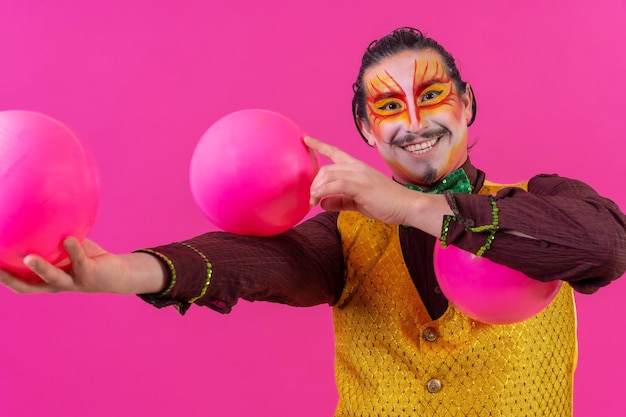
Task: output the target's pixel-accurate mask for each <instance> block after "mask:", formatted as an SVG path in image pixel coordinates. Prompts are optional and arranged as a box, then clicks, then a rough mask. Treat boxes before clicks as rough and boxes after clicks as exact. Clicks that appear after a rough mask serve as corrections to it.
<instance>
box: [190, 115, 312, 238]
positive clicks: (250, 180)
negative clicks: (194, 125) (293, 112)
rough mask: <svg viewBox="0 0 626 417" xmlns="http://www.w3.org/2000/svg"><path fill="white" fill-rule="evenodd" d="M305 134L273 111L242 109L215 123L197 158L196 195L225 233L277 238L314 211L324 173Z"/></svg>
mask: <svg viewBox="0 0 626 417" xmlns="http://www.w3.org/2000/svg"><path fill="white" fill-rule="evenodd" d="M304 136H305V133H304V131H303V130H302V129H301V128H300V127H299V126H298V125H297V124H295V123H294V122H293V121H291V120H290V119H288V118H287V117H285V116H283V115H281V114H278V113H274V112H271V111H268V110H260V109H250V110H240V111H237V112H234V113H231V114H228V115H226V116H224V117H223V118H221V119H219V120H218V121H217V122H215V123H214V124H213V125H212V126H211V127H210V128H209V129H208V130H207V131H206V133H204V135H203V136H202V137H201V138H200V141H199V142H198V144H197V146H196V148H195V150H194V152H193V156H192V159H191V167H190V174H189V177H190V184H191V192H192V195H193V197H194V200H195V202H196V204H197V205H198V207H199V208H200V209H201V210H202V212H203V213H204V215H205V216H206V217H207V218H208V219H209V221H211V222H212V223H213V224H214V225H216V226H217V227H219V228H220V229H222V230H224V231H227V232H232V233H237V234H242V235H253V236H272V235H277V234H280V233H282V232H284V231H286V230H288V229H290V228H291V227H293V226H295V225H296V224H297V223H298V222H299V221H300V220H302V219H303V218H304V216H305V215H306V214H307V213H308V212H309V210H310V208H311V207H310V205H309V199H310V187H311V183H312V181H313V178H314V177H315V174H316V173H317V171H318V167H319V165H318V161H317V157H316V156H315V153H314V152H313V151H312V150H310V149H309V148H308V147H307V146H306V145H305V144H304V142H303V140H302V139H303V138H304Z"/></svg>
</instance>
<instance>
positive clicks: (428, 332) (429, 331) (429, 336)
mask: <svg viewBox="0 0 626 417" xmlns="http://www.w3.org/2000/svg"><path fill="white" fill-rule="evenodd" d="M423 335H424V339H426V340H427V341H429V342H434V341H435V340H437V331H436V330H435V329H434V328H433V327H427V328H426V329H424V333H423Z"/></svg>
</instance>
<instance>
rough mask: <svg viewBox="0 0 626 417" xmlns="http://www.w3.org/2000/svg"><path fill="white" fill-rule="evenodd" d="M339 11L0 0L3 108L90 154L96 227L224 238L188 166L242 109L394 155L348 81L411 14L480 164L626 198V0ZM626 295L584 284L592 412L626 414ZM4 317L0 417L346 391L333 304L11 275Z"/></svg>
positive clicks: (587, 410)
mask: <svg viewBox="0 0 626 417" xmlns="http://www.w3.org/2000/svg"><path fill="white" fill-rule="evenodd" d="M345 3H346V4H344V3H343V2H340V1H336V0H316V1H310V2H300V1H287V0H283V1H267V2H258V1H246V0H212V1H202V0H177V1H148V0H137V1H133V0H106V1H105V0H95V1H89V2H88V1H83V0H65V1H56V0H54V1H53V0H39V1H36V0H22V1H17V0H0V45H1V46H0V110H7V109H26V110H34V111H40V112H43V113H46V114H49V115H51V116H52V117H55V118H57V119H59V120H61V121H63V122H64V123H66V124H67V125H69V126H70V127H71V128H73V129H74V130H75V131H76V132H77V133H78V134H79V136H80V137H81V138H82V139H83V140H84V141H85V142H86V143H87V144H88V145H89V146H90V147H91V149H92V150H93V152H94V154H95V156H96V158H97V159H98V161H99V164H100V168H101V172H102V187H103V195H102V197H103V200H102V206H101V211H100V213H99V216H98V220H97V223H96V225H95V227H94V229H93V232H92V233H91V237H92V238H93V239H94V240H96V241H97V242H99V243H101V244H102V245H103V246H104V247H106V248H107V249H109V250H111V251H114V252H126V251H130V250H133V249H135V248H138V247H144V246H150V245H157V244H161V243H167V242H170V241H174V240H182V239H185V238H188V237H191V236H193V235H196V234H199V233H201V232H204V231H206V230H211V229H213V227H212V226H211V225H210V224H208V222H207V221H206V220H205V219H204V218H203V217H202V215H201V214H200V212H199V210H198V209H197V208H196V207H195V205H194V204H193V202H192V198H191V194H190V191H189V186H188V182H187V175H188V174H187V172H188V171H187V170H188V165H189V161H190V158H191V152H192V150H193V148H194V146H195V144H196V141H197V140H198V139H199V137H200V136H201V135H202V133H203V132H204V131H205V130H206V129H207V128H208V127H209V126H210V124H211V123H213V122H214V121H215V120H217V118H219V117H221V116H223V115H225V114H227V113H229V112H232V111H235V110H239V109H244V108H266V109H270V110H274V111H277V112H281V113H283V114H285V115H287V116H289V117H290V118H292V119H293V120H295V121H297V122H298V123H299V124H300V125H301V126H303V128H304V129H305V130H306V131H307V132H308V133H309V134H311V135H313V136H316V137H319V138H320V139H323V140H326V141H328V142H331V143H333V144H336V145H338V146H340V147H342V148H344V149H345V150H347V151H349V152H350V153H352V154H354V155H356V156H359V157H361V158H363V159H365V160H367V161H370V162H371V163H372V164H374V165H376V166H378V167H381V163H380V161H379V159H378V156H377V153H376V151H374V150H370V148H368V147H367V146H365V145H364V144H363V143H362V142H361V139H360V138H359V137H358V135H357V134H356V132H355V130H354V128H353V125H352V120H351V116H350V100H351V88H350V87H351V84H352V82H353V81H354V78H355V77H356V74H357V70H358V64H359V62H360V57H361V54H362V52H363V50H364V48H365V47H366V46H367V44H368V43H369V42H370V41H371V40H373V39H375V38H378V37H380V36H382V35H384V34H386V33H387V32H388V31H389V30H391V29H393V28H395V27H398V26H404V25H411V26H415V27H418V28H421V29H423V30H425V31H426V32H427V33H428V34H430V35H432V36H434V37H435V38H436V39H438V40H440V41H441V42H442V43H443V45H445V46H446V47H447V48H448V49H449V50H450V51H451V52H452V53H453V54H454V55H455V56H456V57H457V59H458V60H459V61H460V68H461V72H462V74H463V76H464V77H465V78H466V79H467V80H468V81H470V82H472V84H473V87H474V91H475V93H476V95H477V97H478V119H477V122H476V124H475V126H474V127H472V128H471V129H470V136H471V137H472V138H475V139H476V140H477V141H478V144H477V145H476V147H475V148H474V150H473V151H472V158H473V160H474V162H475V163H476V164H477V165H478V166H480V167H481V168H483V169H485V170H486V171H487V172H488V173H490V178H491V180H493V181H499V182H513V181H517V180H521V179H526V178H528V177H529V176H531V175H532V174H535V173H538V172H548V173H559V174H561V175H563V176H570V177H576V178H579V179H582V180H584V181H586V182H588V183H589V184H591V185H593V186H594V187H596V188H597V189H598V191H600V192H601V193H603V194H605V195H606V196H608V197H610V198H612V199H613V200H615V201H616V202H617V203H618V204H619V205H620V206H621V207H624V208H626V196H625V194H624V192H623V191H622V190H621V189H622V188H623V185H624V180H623V178H624V177H625V176H626V163H625V159H624V150H625V149H626V145H625V144H624V143H625V141H626V136H625V133H624V130H625V129H624V122H625V120H626V116H625V114H624V110H625V108H626V106H625V105H624V102H625V101H624V100H625V97H626V54H625V53H624V44H625V42H626V3H625V2H624V1H623V0H603V1H601V2H598V1H596V0H584V1H583V0H558V1H551V2H545V1H543V0H532V1H525V2H503V1H491V2H488V1H483V2H479V3H480V4H472V5H471V6H470V5H469V2H458V3H457V2H453V1H436V2H435V1H416V0H411V1H405V0H399V1H396V2H393V3H388V4H387V5H386V6H383V5H382V3H380V2H375V1H371V0H363V1H360V2H354V3H353V5H351V6H348V5H347V3H348V2H345ZM350 3H352V2H350ZM473 3H474V2H473ZM392 5H393V7H392ZM503 156H505V157H506V159H503ZM625 296H626V281H624V280H622V281H618V282H616V283H614V284H613V285H611V286H610V287H609V288H606V289H603V290H601V291H600V292H599V293H597V294H596V295H594V296H578V297H577V299H578V307H579V334H580V365H579V367H578V371H577V373H576V392H575V402H576V412H575V415H576V416H577V417H585V416H591V415H594V416H596V415H597V416H599V415H602V416H617V415H624V411H622V409H621V408H622V407H621V405H622V404H623V403H624V398H623V396H624V392H626V378H624V377H623V375H624V372H625V371H626V364H625V362H624V358H623V356H622V355H623V352H625V351H626V335H625V333H624V332H623V328H624V326H625V325H626V318H624V317H626V303H624V302H623V299H624V297H625ZM0 330H1V333H0V334H1V342H0V416H3V417H26V416H61V415H62V416H66V417H78V416H92V417H97V416H111V415H115V416H121V417H124V416H144V415H151V416H153V417H158V416H169V415H186V416H190V417H195V416H211V415H215V416H250V415H255V416H265V415H267V416H294V415H299V416H327V415H331V414H332V412H333V410H334V406H335V403H336V398H337V394H336V390H335V386H334V377H333V337H332V323H331V313H330V309H329V307H327V306H319V307H315V308H310V309H295V308H289V307H285V306H280V305H271V304H264V303H256V304H254V305H251V304H250V303H246V302H241V303H240V304H239V305H238V306H237V307H236V308H235V310H234V312H233V313H232V314H231V315H228V316H222V315H219V314H217V313H214V312H212V311H210V310H208V309H200V308H197V307H195V308H192V309H191V310H190V311H189V313H188V314H187V316H185V317H180V316H178V315H177V313H176V312H175V311H174V310H173V309H169V310H162V311H159V310H155V309H153V308H152V307H151V306H149V305H147V304H144V303H143V302H141V301H140V300H138V299H136V298H135V297H132V296H131V297H117V296H110V295H79V294H62V295H37V296H28V297H27V296H17V295H15V294H13V293H12V292H10V291H9V290H7V289H5V288H0Z"/></svg>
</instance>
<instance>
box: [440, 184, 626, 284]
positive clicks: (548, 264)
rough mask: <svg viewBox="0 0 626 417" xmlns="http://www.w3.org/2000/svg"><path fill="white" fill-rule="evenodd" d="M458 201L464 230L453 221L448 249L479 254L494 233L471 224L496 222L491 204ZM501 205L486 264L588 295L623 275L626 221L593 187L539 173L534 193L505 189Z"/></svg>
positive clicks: (479, 199) (468, 198)
mask: <svg viewBox="0 0 626 417" xmlns="http://www.w3.org/2000/svg"><path fill="white" fill-rule="evenodd" d="M453 199H454V202H453V204H454V205H456V210H457V217H458V218H460V219H462V220H463V223H465V226H464V225H463V224H461V223H462V222H452V223H451V224H450V229H449V232H448V243H449V244H453V245H455V246H458V247H460V248H462V249H465V250H468V251H470V252H473V253H476V251H477V250H478V249H479V248H480V247H481V245H483V244H484V243H485V240H486V238H487V235H488V233H473V232H471V231H470V230H469V229H468V227H467V225H476V226H479V225H483V224H490V223H491V221H492V210H491V204H490V202H489V200H488V197H487V196H483V195H475V194H467V195H465V194H458V195H454V196H453ZM495 199H496V202H497V206H498V210H499V212H498V216H499V223H500V230H499V231H498V233H497V234H496V237H495V239H494V241H493V243H492V245H491V248H490V249H489V250H488V251H487V252H485V254H484V256H485V257H486V258H489V259H491V260H493V261H494V262H498V263H501V264H504V265H507V266H510V267H512V268H514V269H517V270H520V271H522V272H524V273H525V274H526V275H528V276H530V277H532V278H535V279H538V280H541V281H550V280H555V279H559V280H563V281H568V282H570V284H571V285H572V287H573V288H574V289H576V290H577V291H579V292H583V293H593V292H595V291H597V290H598V289H599V288H600V287H603V286H605V285H608V284H609V283H610V282H611V281H613V280H614V279H617V278H619V277H620V276H621V275H622V274H624V271H625V270H626V216H624V214H623V213H622V212H621V211H620V209H619V207H617V205H616V204H615V203H613V202H612V201H610V200H608V199H606V198H603V197H601V196H599V195H598V194H597V193H596V192H595V191H594V190H593V189H592V188H591V187H589V186H588V185H586V184H584V183H582V182H580V181H576V180H571V179H566V178H562V177H559V176H557V175H539V176H537V177H534V178H533V179H531V180H530V181H529V185H528V192H526V191H524V190H522V189H519V188H505V189H503V190H501V191H499V192H498V193H497V194H496V197H495ZM510 231H518V232H521V233H523V234H525V235H528V236H532V237H534V238H535V239H530V238H524V237H520V236H516V235H513V234H510V233H507V232H510Z"/></svg>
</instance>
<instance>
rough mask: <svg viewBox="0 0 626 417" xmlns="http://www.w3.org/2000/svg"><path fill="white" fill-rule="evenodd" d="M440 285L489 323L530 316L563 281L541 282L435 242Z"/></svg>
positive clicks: (460, 305)
mask: <svg viewBox="0 0 626 417" xmlns="http://www.w3.org/2000/svg"><path fill="white" fill-rule="evenodd" d="M434 265H435V274H436V276H437V281H438V282H439V287H440V288H441V291H442V292H443V294H444V295H445V296H446V297H447V298H448V300H449V301H450V303H452V304H453V305H454V306H455V307H456V308H457V309H458V310H459V311H461V312H462V313H464V314H465V315H467V316H469V317H471V318H473V319H475V320H478V321H481V322H483V323H489V324H511V323H517V322H520V321H523V320H526V319H529V318H531V317H533V316H535V315H537V314H538V313H540V312H541V311H542V310H543V309H544V308H546V307H547V306H548V305H549V304H550V303H551V302H552V300H553V299H554V298H555V297H556V295H557V293H558V292H559V289H560V288H561V284H562V282H561V281H558V280H557V281H550V282H541V281H537V280H534V279H532V278H529V277H528V276H526V275H524V274H523V273H522V272H519V271H516V270H514V269H511V268H509V267H507V266H504V265H501V264H497V263H495V262H493V261H490V260H489V259H486V258H483V257H480V256H476V255H474V254H472V253H470V252H466V251H464V250H462V249H459V248H457V247H455V246H448V247H447V248H443V247H442V246H441V245H440V244H439V242H437V243H436V244H435V255H434Z"/></svg>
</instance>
